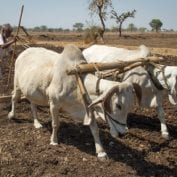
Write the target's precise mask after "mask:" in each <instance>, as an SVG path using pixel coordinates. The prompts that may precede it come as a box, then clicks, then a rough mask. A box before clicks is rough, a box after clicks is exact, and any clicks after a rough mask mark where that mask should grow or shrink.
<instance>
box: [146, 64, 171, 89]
mask: <svg viewBox="0 0 177 177" xmlns="http://www.w3.org/2000/svg"><path fill="white" fill-rule="evenodd" d="M149 64H151V65H152V66H154V67H155V68H157V69H159V71H160V72H161V73H162V77H163V80H164V83H165V87H164V86H163V85H162V84H161V83H160V82H159V80H158V79H157V77H155V76H153V74H152V73H151V72H150V71H149V70H148V73H149V75H150V77H151V80H152V82H153V83H154V85H155V86H156V87H157V89H159V90H163V89H167V90H168V91H169V90H170V87H169V85H168V83H167V77H166V76H165V72H164V70H165V67H166V66H161V65H158V64H155V63H153V62H150V63H149Z"/></svg>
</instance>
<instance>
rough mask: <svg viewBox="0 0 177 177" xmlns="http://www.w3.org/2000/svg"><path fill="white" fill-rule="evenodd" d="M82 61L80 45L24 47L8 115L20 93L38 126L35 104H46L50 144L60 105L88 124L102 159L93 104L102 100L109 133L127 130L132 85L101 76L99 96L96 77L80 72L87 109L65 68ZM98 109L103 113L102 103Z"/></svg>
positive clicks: (116, 133)
mask: <svg viewBox="0 0 177 177" xmlns="http://www.w3.org/2000/svg"><path fill="white" fill-rule="evenodd" d="M85 62H86V61H85V59H84V57H83V55H82V52H81V51H80V49H79V48H77V47H75V46H72V45H69V46H67V47H65V49H64V51H63V52H62V53H61V54H58V53H56V52H54V51H51V50H47V49H44V48H32V47H31V48H28V49H26V50H25V51H24V52H22V53H21V54H20V55H19V56H18V58H17V60H16V63H15V76H14V92H13V96H12V110H11V112H9V114H8V117H9V118H12V117H14V116H15V104H16V102H17V100H18V99H19V98H20V97H21V94H23V95H24V96H25V97H26V98H27V99H28V100H29V101H30V102H31V109H32V113H33V117H34V126H35V127H36V128H39V127H41V126H42V125H41V124H40V123H39V121H38V118H37V112H36V105H44V106H46V105H49V107H50V113H51V117H52V129H53V131H52V135H51V141H50V144H52V145H56V144H58V138H57V131H58V128H59V120H58V119H59V118H58V112H59V109H60V108H62V109H63V110H65V111H66V112H68V113H69V114H70V116H71V117H72V118H73V119H75V120H76V121H82V122H84V124H85V125H89V127H90V129H91V132H92V135H93V137H94V140H95V148H96V153H97V155H98V157H99V158H103V159H104V158H106V157H107V154H106V152H105V151H104V149H103V147H102V144H101V141H100V138H99V131H98V127H97V124H96V121H95V118H94V114H93V111H92V108H94V107H95V110H97V109H98V106H99V105H101V103H100V102H102V105H103V108H105V115H106V116H105V117H106V120H107V121H108V124H109V126H110V132H111V135H112V136H117V135H118V133H122V134H124V133H126V132H127V125H126V121H127V114H128V111H129V110H130V107H131V104H132V101H133V86H132V84H130V83H117V82H112V81H108V80H102V81H100V96H98V95H97V94H96V91H95V88H96V82H97V80H98V78H97V77H96V76H94V75H93V74H85V75H82V79H83V82H84V86H85V88H86V89H87V92H88V94H89V99H90V100H91V103H92V104H91V106H90V107H91V108H90V111H89V113H87V112H86V109H85V107H84V104H83V100H82V97H81V93H80V90H79V87H78V85H77V82H76V77H75V76H74V75H67V73H66V70H67V69H72V68H73V67H74V66H75V65H77V64H80V63H85ZM93 100H94V101H93ZM97 103H98V104H97ZM99 111H101V113H103V111H102V109H101V107H100V108H99ZM102 118H103V117H102ZM103 119H104V118H103Z"/></svg>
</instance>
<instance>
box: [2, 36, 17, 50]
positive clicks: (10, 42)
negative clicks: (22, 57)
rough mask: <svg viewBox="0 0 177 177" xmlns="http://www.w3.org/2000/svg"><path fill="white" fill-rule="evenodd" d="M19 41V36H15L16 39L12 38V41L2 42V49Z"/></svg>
mask: <svg viewBox="0 0 177 177" xmlns="http://www.w3.org/2000/svg"><path fill="white" fill-rule="evenodd" d="M16 41H17V38H16V37H15V38H14V39H12V40H11V41H9V42H7V43H5V44H1V45H0V47H1V48H2V49H6V48H8V47H9V46H10V45H12V44H13V43H15V42H16Z"/></svg>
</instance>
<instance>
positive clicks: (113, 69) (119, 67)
mask: <svg viewBox="0 0 177 177" xmlns="http://www.w3.org/2000/svg"><path fill="white" fill-rule="evenodd" d="M162 60H163V58H162V57H154V56H153V57H146V58H139V59H136V60H132V61H126V62H114V63H89V64H87V63H83V64H80V65H77V66H75V67H73V69H71V70H67V71H66V72H67V74H68V75H76V78H77V82H78V85H79V87H80V89H81V92H82V94H83V95H85V94H84V92H85V90H84V88H83V85H82V84H81V82H82V81H81V80H80V79H81V78H80V77H78V76H79V75H80V74H84V73H93V72H96V71H104V73H103V77H109V76H112V75H114V74H115V73H116V74H120V73H123V72H126V71H128V70H131V69H133V68H135V67H138V66H144V65H146V64H147V63H150V62H151V63H152V62H154V63H155V62H159V61H162ZM21 99H22V100H25V97H22V98H21ZM10 100H11V95H7V96H6V95H5V96H0V103H3V102H10Z"/></svg>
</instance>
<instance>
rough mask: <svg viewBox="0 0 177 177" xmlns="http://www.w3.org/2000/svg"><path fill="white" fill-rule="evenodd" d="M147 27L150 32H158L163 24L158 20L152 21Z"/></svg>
mask: <svg viewBox="0 0 177 177" xmlns="http://www.w3.org/2000/svg"><path fill="white" fill-rule="evenodd" d="M149 25H150V26H151V28H152V30H155V31H156V32H158V31H159V30H160V29H161V27H162V25H163V23H162V22H161V21H160V20H159V19H152V21H151V22H150V23H149Z"/></svg>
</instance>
